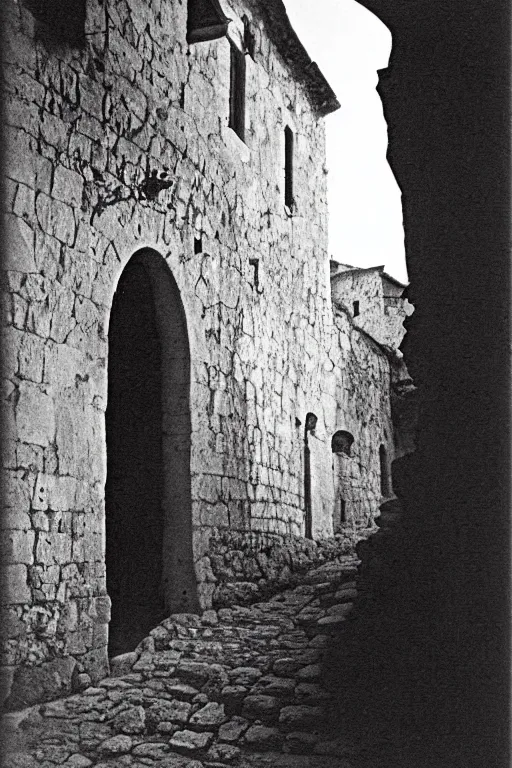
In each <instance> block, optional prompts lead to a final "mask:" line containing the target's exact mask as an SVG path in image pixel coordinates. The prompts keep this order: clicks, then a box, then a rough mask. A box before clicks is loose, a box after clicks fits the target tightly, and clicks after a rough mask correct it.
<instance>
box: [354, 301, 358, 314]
mask: <svg viewBox="0 0 512 768" xmlns="http://www.w3.org/2000/svg"><path fill="white" fill-rule="evenodd" d="M353 308H354V317H357V316H358V314H359V302H358V301H354V302H353Z"/></svg>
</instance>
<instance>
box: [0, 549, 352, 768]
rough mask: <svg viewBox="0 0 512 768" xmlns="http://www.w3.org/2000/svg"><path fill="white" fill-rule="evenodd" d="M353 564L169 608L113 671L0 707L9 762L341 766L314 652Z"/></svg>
mask: <svg viewBox="0 0 512 768" xmlns="http://www.w3.org/2000/svg"><path fill="white" fill-rule="evenodd" d="M356 564H357V561H356V559H355V557H352V556H347V557H346V558H345V562H344V563H342V564H341V565H340V564H339V563H337V564H336V567H333V566H332V565H330V566H329V565H325V566H321V567H319V568H316V569H314V570H312V571H310V572H309V573H308V575H307V577H306V579H305V581H306V583H303V584H301V585H299V586H297V587H295V588H289V589H286V590H284V591H281V592H279V593H277V594H275V595H273V596H272V597H270V598H269V599H268V600H267V601H266V602H264V603H255V604H254V605H252V606H231V607H230V608H222V609H220V610H218V611H212V610H208V611H206V612H205V613H204V614H203V615H202V616H196V615H192V614H174V615H172V616H170V617H169V618H167V619H165V620H164V621H163V622H162V623H161V624H160V625H159V626H158V627H155V629H154V630H152V631H151V632H150V634H149V636H148V637H146V638H145V639H144V640H143V641H142V642H141V643H140V644H139V646H138V647H137V649H136V650H135V652H132V653H130V654H123V656H122V657H120V658H117V659H113V660H112V665H111V666H112V672H113V675H115V676H112V677H109V678H106V679H105V680H102V681H101V682H100V683H99V684H98V685H97V686H94V687H92V686H89V687H88V688H86V689H85V690H84V691H82V692H81V693H79V694H75V695H73V696H69V697H67V698H64V699H59V700H57V701H53V702H50V703H47V704H43V705H40V706H36V707H33V708H31V709H30V710H26V711H24V712H23V713H15V714H14V715H13V714H11V715H9V716H7V721H6V722H7V725H8V726H9V724H10V726H9V727H10V730H11V732H12V734H13V738H12V739H11V741H10V742H9V743H10V745H11V746H10V751H9V752H8V754H7V756H6V757H7V760H6V763H5V766H6V768H18V767H19V766H21V765H23V766H25V765H26V766H30V767H31V768H32V767H33V766H41V767H42V768H53V766H57V765H62V766H65V768H88V766H94V768H114V766H115V767H116V768H117V766H121V767H122V766H127V768H142V766H149V767H150V768H151V766H155V768H156V767H158V768H219V767H220V766H230V765H232V766H236V767H237V768H243V766H258V765H275V766H283V767H284V766H292V765H297V766H298V765H303V766H304V768H309V766H311V768H313V766H318V768H327V767H328V766H333V768H350V765H351V764H350V763H349V762H347V758H346V750H345V748H344V744H343V742H342V741H340V738H339V735H338V734H334V735H333V734H332V733H329V732H328V718H327V717H326V712H327V710H328V708H329V706H330V702H331V700H330V694H329V692H328V691H327V690H326V689H325V688H324V687H323V685H322V659H323V657H324V655H325V654H326V653H329V648H330V643H331V642H333V643H334V642H337V640H336V639H335V637H334V636H333V635H332V634H331V633H332V632H333V631H334V630H333V628H337V627H338V626H339V623H340V622H344V621H346V620H347V616H348V615H349V613H350V608H351V605H352V603H351V600H352V599H355V597H356V591H355V584H354V581H353V578H354V571H355V566H356ZM336 637H337V636H336ZM9 718H10V720H9ZM13 723H14V725H13ZM326 745H328V747H329V748H328V749H327V747H326ZM269 760H270V762H269ZM294 760H295V762H293V761H294Z"/></svg>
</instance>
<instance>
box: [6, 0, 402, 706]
mask: <svg viewBox="0 0 512 768" xmlns="http://www.w3.org/2000/svg"><path fill="white" fill-rule="evenodd" d="M199 5H201V4H199ZM221 6H222V10H223V12H224V13H225V15H226V16H227V17H229V18H230V19H231V20H232V21H231V23H230V24H229V26H228V32H227V34H225V35H222V36H221V37H219V38H218V39H215V40H209V41H203V42H200V43H195V44H191V45H189V44H187V5H186V4H185V3H179V2H174V1H172V0H168V1H167V2H160V0H153V2H151V3H143V2H141V0H130V2H119V3H108V2H105V3H93V2H89V0H88V1H87V2H86V3H85V17H84V30H83V32H84V39H83V42H82V41H80V42H77V40H79V39H80V35H79V34H78V37H77V32H76V30H74V31H73V35H71V37H72V41H71V42H70V41H69V40H66V39H65V38H66V35H65V32H66V26H65V24H64V22H62V24H61V26H60V27H59V30H60V34H59V35H56V34H55V35H54V36H53V37H52V27H51V25H48V24H46V25H45V23H44V20H43V21H42V20H41V18H39V17H38V15H37V13H36V14H35V15H33V13H32V12H31V11H30V10H29V4H28V2H27V4H26V5H25V4H23V3H19V2H15V0H10V1H9V2H8V4H7V9H6V13H5V16H6V18H5V21H6V23H5V27H6V44H5V46H4V49H5V50H4V56H5V60H6V63H5V79H6V94H5V120H6V127H5V161H6V162H5V171H6V180H5V187H4V192H5V194H4V208H5V209H6V214H5V242H6V251H5V256H6V258H5V264H4V266H5V272H4V293H5V298H4V307H5V321H4V339H3V343H4V349H5V351H6V354H5V356H4V361H3V379H4V398H5V399H4V413H3V418H4V434H5V435H6V436H7V439H6V440H5V446H4V488H5V500H6V512H5V514H4V516H3V521H2V522H3V527H4V534H3V562H4V564H5V568H4V574H3V578H4V585H5V589H4V590H3V594H4V601H5V603H6V605H5V611H4V620H3V624H2V632H3V659H2V663H3V666H4V669H5V670H6V675H7V690H9V688H10V687H11V685H12V686H13V690H14V691H15V693H14V694H13V696H14V699H15V700H19V689H20V686H21V687H23V685H27V684H31V685H37V686H39V689H40V698H49V697H51V696H52V695H54V694H55V692H56V691H57V690H58V691H65V690H69V689H70V688H71V687H73V686H74V687H76V686H79V685H81V684H85V683H86V682H87V681H88V680H91V679H92V680H93V681H94V680H97V679H99V678H100V677H101V676H103V675H104V674H105V673H106V671H107V670H108V661H107V644H108V634H109V629H108V627H109V620H110V605H111V598H112V597H113V595H112V590H113V589H116V590H117V589H118V588H119V590H122V588H123V587H122V585H119V584H118V581H116V579H118V580H119V579H121V580H122V576H123V574H126V573H127V572H128V571H129V569H130V562H131V563H132V565H133V563H134V562H135V560H134V559H133V558H131V555H133V554H134V553H136V554H138V555H139V556H140V553H141V551H142V552H143V553H146V555H147V557H146V561H147V566H146V565H144V564H143V566H142V568H143V569H144V568H146V567H147V568H148V574H142V576H144V578H142V576H141V579H140V580H141V581H145V583H146V584H148V583H150V581H151V577H152V576H153V577H154V572H153V574H151V573H150V570H151V563H152V562H154V561H158V562H160V560H161V561H162V562H161V564H160V565H159V568H160V569H161V573H162V575H161V576H160V573H159V574H158V580H159V581H160V580H161V581H162V585H161V592H162V594H161V596H160V598H161V606H160V607H159V605H156V604H155V606H154V610H155V620H154V623H155V624H156V623H157V622H158V621H159V620H160V617H159V616H157V613H158V610H160V608H161V609H162V610H163V611H164V612H167V613H168V612H169V611H184V610H189V611H190V610H192V611H196V610H199V609H201V608H203V609H204V608H208V607H210V606H211V604H212V599H213V596H214V592H215V588H216V583H217V581H218V574H217V575H216V573H215V564H214V567H213V568H212V559H211V558H210V556H209V555H210V541H211V540H217V539H218V537H219V536H221V538H222V536H224V537H225V535H226V531H233V532H234V534H233V535H235V536H238V535H239V533H240V532H248V531H251V532H259V533H261V534H269V535H270V534H272V535H273V536H274V537H275V541H274V544H275V546H277V544H276V542H278V541H281V542H282V543H284V544H286V541H288V542H289V541H291V540H292V539H293V538H294V537H295V539H297V540H299V539H302V537H304V534H305V533H306V532H307V529H306V526H307V519H306V514H305V461H306V458H305V457H306V442H307V452H308V461H309V467H310V477H309V480H310V493H311V503H310V509H309V514H310V517H311V520H310V525H311V537H312V538H313V539H315V540H316V539H321V538H326V537H330V536H332V535H333V524H334V519H335V515H336V513H335V508H336V498H335V496H336V492H337V491H336V488H339V487H340V482H341V483H342V484H343V483H345V485H344V487H345V486H346V487H347V488H349V489H350V493H351V496H350V498H348V497H347V502H349V503H350V505H351V509H349V510H348V513H347V514H348V516H347V520H349V522H350V525H351V526H352V528H357V527H358V526H361V525H362V526H366V525H368V524H370V525H371V524H372V520H373V516H374V515H375V514H376V513H377V510H378V505H379V503H380V501H381V493H380V464H379V447H380V446H381V445H384V446H385V447H386V450H387V452H388V457H389V460H391V459H392V458H393V451H394V447H393V446H394V435H393V424H392V420H391V406H390V392H391V384H392V381H391V375H392V374H391V368H392V365H391V363H390V358H389V354H388V353H387V352H386V350H384V349H382V348H381V347H380V346H379V345H378V344H376V343H375V342H374V341H373V340H372V339H370V338H368V337H366V336H365V335H364V334H362V333H361V332H360V330H359V329H358V328H357V327H356V325H355V324H354V322H353V320H352V319H351V318H350V317H348V315H347V314H346V313H344V312H343V311H342V310H336V311H333V306H332V303H331V292H330V280H329V262H328V257H327V242H326V237H327V206H326V173H325V166H324V163H325V141H324V125H323V120H322V117H323V115H324V114H326V113H328V112H329V111H332V110H333V109H335V108H336V106H337V102H336V100H335V97H334V95H333V94H332V92H331V91H330V89H329V87H328V85H327V84H326V83H325V81H323V78H322V77H321V75H320V73H319V72H318V70H317V69H315V67H314V66H312V65H311V62H310V61H309V59H308V57H307V55H306V54H305V52H304V50H303V49H302V47H301V46H300V43H299V42H298V40H297V39H296V37H295V36H294V33H293V31H292V30H291V28H290V27H289V24H288V22H287V19H286V14H285V13H284V8H282V7H281V5H280V4H279V3H274V4H269V3H267V2H263V1H262V2H260V3H258V2H255V1H254V2H253V1H251V0H247V2H244V3H237V4H236V7H235V4H233V6H230V5H229V4H228V3H227V2H224V0H222V3H221ZM69 7H70V8H71V6H69ZM212 7H214V8H217V3H214V4H213V6H212ZM276 8H277V11H276ZM61 12H62V14H65V7H64V6H62V8H61ZM276 13H277V15H278V17H279V18H276V17H275V14H276ZM279 13H280V16H279ZM244 16H245V20H244V18H243V17H244ZM61 18H62V17H61ZM63 18H64V19H65V16H64V17H63ZM75 18H76V16H75ZM276 30H277V31H276ZM285 43H286V44H285ZM233 48H234V49H236V50H237V51H238V52H239V53H240V52H242V53H243V54H244V55H243V60H244V61H245V133H244V141H242V140H241V138H239V136H238V135H237V133H236V132H235V131H234V130H232V128H230V127H229V124H230V120H232V115H231V117H230V82H231V83H232V82H233V77H232V68H233V61H232V59H233V53H232V51H233ZM235 58H236V56H235ZM231 87H233V86H231ZM232 101H233V95H231V102H232ZM285 128H288V129H291V131H292V133H293V200H292V201H291V202H292V204H291V205H285V186H286V184H288V185H289V183H290V180H289V175H290V173H291V169H290V167H288V168H286V161H285ZM289 189H290V187H289V186H288V192H289ZM288 203H290V200H289V199H288ZM127 265H129V266H127ZM130 275H131V277H130ZM137 276H138V277H137ZM130 281H131V282H130ZM137 281H139V282H137ZM137 285H140V286H141V289H140V296H144V300H142V299H141V301H140V303H139V304H137V290H136V286H137ZM143 286H144V290H143ZM116 289H118V290H117V292H116ZM116 296H117V297H119V300H117V299H115V297H116ZM123 296H124V297H125V298H124V299H123V298H122V297H123ZM127 296H131V298H130V299H128V298H126V297H127ZM148 297H149V299H148ZM123 301H125V304H124V305H123V303H122V302H123ZM116 302H117V303H116ZM130 302H131V303H130ZM153 305H154V306H153ZM144 313H146V314H144ZM130 318H133V325H134V327H135V325H136V323H144V322H146V323H147V326H144V327H147V329H150V328H151V329H152V330H151V331H150V330H147V334H148V335H147V338H148V339H149V337H150V336H151V337H152V338H153V341H152V342H151V344H153V347H151V348H152V349H153V351H154V354H155V356H156V357H155V359H158V366H159V368H158V370H161V372H160V373H159V375H158V377H157V378H155V376H154V375H152V373H151V370H149V369H148V368H147V367H146V370H147V381H145V380H144V379H142V381H141V376H140V375H139V379H138V380H136V377H135V376H133V377H132V378H131V379H129V382H128V383H129V387H128V389H127V391H125V392H124V393H123V394H122V396H121V394H120V393H121V390H122V381H123V376H124V374H123V371H125V368H123V365H126V360H125V361H124V362H123V360H122V359H121V357H119V355H121V356H122V353H121V352H119V355H118V353H117V352H116V357H115V360H114V359H113V358H109V349H110V351H111V352H112V350H113V349H114V348H116V349H117V348H118V347H119V348H122V347H123V344H118V345H117V347H116V344H115V343H114V340H115V339H116V340H117V342H119V340H121V341H122V340H123V338H124V336H123V334H125V338H126V344H127V345H131V346H130V349H133V350H136V349H138V350H139V352H138V353H137V354H140V355H143V354H145V352H144V349H145V344H144V343H143V341H141V339H142V340H143V339H144V338H146V337H144V334H143V332H141V333H142V336H140V335H139V336H137V333H136V332H135V331H133V330H132V329H131V328H130ZM144 318H146V319H145V320H144ZM139 330H140V329H139ZM137 339H138V340H137ZM148 344H149V342H148ZM137 345H138V346H137ZM146 347H147V345H146ZM141 350H142V351H141ZM146 351H147V348H146ZM134 354H135V353H134ZM140 360H142V357H141V358H140V359H139V369H140V370H142V369H144V364H143V363H141V362H140ZM134 367H136V366H134ZM116 370H119V371H121V373H118V374H115V371H116ZM157 379H158V380H157ZM125 389H126V387H125ZM144 391H146V402H145V406H144V407H146V406H147V415H144V414H146V411H144V410H140V408H142V406H141V405H140V403H142V402H143V401H144ZM137 392H138V393H139V394H137ZM141 393H142V394H141ZM149 393H152V394H149ZM153 393H154V394H153ZM107 395H108V397H107ZM123 398H124V399H123ZM137 398H142V399H139V400H137ZM155 398H156V400H158V409H159V410H158V411H155V410H154V409H153V410H151V408H150V405H151V403H152V402H154V401H155V402H156V400H155ZM116 402H117V403H118V405H117V406H116ZM137 403H139V405H137ZM116 407H118V412H117V415H116V412H115V408H116ZM155 407H156V406H155ZM137 408H139V410H138V416H137V418H138V419H139V422H140V429H141V432H140V435H142V432H144V430H145V429H146V427H147V430H151V429H153V428H155V424H154V423H153V422H154V421H155V413H158V414H159V417H158V419H157V421H158V424H157V426H156V428H157V431H159V435H161V455H159V457H158V458H155V459H154V461H152V462H151V463H148V462H146V464H144V456H145V453H146V452H145V450H144V448H143V447H142V448H141V446H144V445H146V443H145V442H144V440H145V439H146V438H144V440H143V439H142V437H140V439H139V437H138V435H137V434H135V437H134V436H133V435H132V436H131V437H127V436H126V435H127V433H126V432H123V431H122V428H121V426H120V424H121V423H122V421H123V419H122V416H123V413H125V410H126V409H128V410H130V412H131V410H132V409H135V410H136V409H137ZM109 409H110V411H109ZM126 412H128V411H127V410H126ZM109 413H110V417H109ZM308 413H310V414H314V415H315V416H316V419H317V420H316V425H315V428H314V429H313V430H310V431H309V432H306V431H305V425H306V416H307V414H308ZM109 419H110V420H109ZM127 419H128V417H126V419H125V421H126V420H127ZM337 430H346V431H348V432H350V433H351V434H352V435H353V437H354V443H353V449H352V457H351V458H350V457H345V458H341V459H340V461H341V464H342V465H343V467H342V469H339V468H338V469H339V471H338V470H337V472H334V473H333V454H332V446H331V440H332V436H333V435H334V433H335V432H336V431H337ZM148 434H149V438H147V441H146V442H147V445H150V446H152V445H153V446H154V444H155V443H154V440H153V441H152V440H151V439H150V437H151V434H154V433H151V432H150V431H149V432H148ZM124 439H125V440H126V441H127V442H126V443H125V444H124V448H123V445H122V444H121V445H120V447H119V444H120V443H123V440H124ZM130 440H131V441H132V442H130ZM135 445H137V446H138V448H137V450H138V454H137V460H136V461H133V460H132V461H131V463H130V461H129V460H128V458H129V457H128V458H127V454H129V453H130V451H131V447H133V446H135ZM113 446H118V448H116V449H115V450H114V448H113ZM127 446H128V447H127ZM130 446H131V447H130ZM107 447H108V448H109V450H107ZM134 450H135V449H134ZM123 451H124V453H123ZM114 454H116V455H118V456H120V457H121V459H120V461H118V462H117V464H115V463H113V457H114ZM125 458H127V460H126V461H125V460H124V459H125ZM132 459H133V456H132ZM335 460H336V461H338V459H337V458H336V457H335ZM156 461H159V462H160V465H159V466H161V475H162V477H160V478H158V479H157V480H155V481H154V483H153V486H155V487H156V485H158V491H155V493H156V496H155V498H154V499H153V500H152V502H151V504H152V505H153V507H154V508H155V509H156V510H157V512H154V510H153V511H150V510H149V507H150V506H151V505H150V503H149V500H148V502H147V504H148V509H146V508H145V507H144V501H140V500H139V501H137V503H136V505H135V507H134V506H133V504H134V502H133V495H134V494H136V490H137V488H139V489H140V488H141V487H143V485H142V484H143V483H144V482H146V481H147V477H148V473H150V472H151V467H154V466H155V462H156ZM340 461H338V463H340ZM137 462H139V464H137ZM140 462H142V463H140ZM348 465H350V466H349V468H348V469H347V466H348ZM123 467H124V474H123ZM118 472H120V473H121V474H120V475H119V477H117V475H116V473H118ZM108 477H110V483H111V485H110V486H108V483H107V492H106V490H105V487H106V486H105V484H106V481H107V479H108ZM116 477H117V480H116ZM340 477H341V478H342V481H340V480H339V478H340ZM347 478H349V479H348V480H347ZM116 483H117V485H116ZM155 484H156V485H155ZM159 484H160V485H161V488H160V485H159ZM119 487H121V488H122V489H124V492H125V496H124V497H122V495H120V492H119ZM109 488H110V490H109ZM126 488H130V489H133V491H130V493H129V494H128V496H129V497H130V498H128V497H127V492H126ZM110 492H111V493H112V494H113V496H112V499H113V500H111V502H110V509H109V501H108V498H110V497H108V494H109V493H110ZM347 492H348V491H347ZM106 493H107V505H106V504H105V497H106ZM116 494H117V495H116ZM158 494H160V495H159V496H158ZM123 499H124V500H123ZM153 502H154V503H153ZM130 504H131V505H132V507H133V509H132V507H130ZM105 506H107V509H106V513H105ZM125 507H126V509H128V508H129V510H130V515H129V516H126V518H125V521H124V522H125V524H124V525H123V517H122V515H123V510H124V508H125ZM114 509H115V510H117V511H116V512H115V513H114ZM162 510H163V513H162ZM124 511H126V510H124ZM109 512H110V516H109ZM116 515H117V516H116ZM137 515H139V516H140V517H137ZM152 515H153V517H152ZM159 515H160V518H161V519H160V518H159V517H158V516H159ZM109 519H110V520H111V521H112V522H111V528H110V529H109ZM130 520H131V522H130ZM134 520H135V522H133V521H134ZM105 526H107V535H105ZM116 526H117V528H116ZM130 526H131V527H130ZM337 527H338V528H339V527H340V525H338V524H337ZM118 528H121V529H122V528H124V529H126V530H128V531H129V532H130V535H131V536H132V544H131V546H132V549H131V550H130V557H128V558H126V563H124V561H123V553H122V551H121V550H122V547H121V546H120V542H122V541H124V540H123V539H122V538H114V537H117V536H122V535H123V534H122V533H116V532H115V531H117V529H118ZM149 529H151V531H152V533H151V536H153V539H154V540H156V541H157V542H158V545H159V546H160V542H162V541H163V551H162V548H161V546H160V551H159V552H157V551H156V550H155V549H153V550H151V546H154V545H151V542H150V541H149V539H148V537H150V536H149V533H148V531H149ZM109 530H110V531H111V535H110V534H109ZM219 532H220V533H219ZM109 535H110V536H111V541H110V555H109ZM280 537H281V538H280ZM112 542H114V544H112ZM148 542H149V543H148ZM258 546H259V545H258ZM313 546H314V545H313ZM144 547H146V549H144ZM214 549H215V547H214V545H212V551H213V550H214ZM298 550H300V547H299V548H298ZM109 557H110V560H109ZM115 560H117V561H118V562H119V563H124V565H123V566H122V571H121V573H117V575H116V576H115V577H114V575H113V574H110V576H109V572H108V567H109V566H108V563H109V562H114V561H115ZM217 562H218V561H217ZM106 563H107V565H106ZM146 575H147V579H146ZM244 578H245V576H244ZM112 585H115V586H112ZM159 590H160V587H159ZM160 598H159V599H160ZM139 599H140V600H142V596H141V594H140V595H139ZM114 602H115V601H114ZM127 618H128V620H130V618H131V617H127ZM146 621H148V619H147V617H146ZM134 623H136V622H134ZM147 629H148V627H147V626H141V627H140V633H139V634H140V636H143V635H144V634H145V633H146V632H147ZM139 639H140V638H139ZM134 642H135V641H134ZM27 667H29V668H31V669H30V676H29V678H27V674H26V669H27ZM27 680H29V683H27ZM56 680H57V681H58V682H57V683H55V681H56ZM52 681H53V682H52ZM84 681H85V682H84ZM52 685H53V688H52ZM16 697H18V698H17V699H16Z"/></svg>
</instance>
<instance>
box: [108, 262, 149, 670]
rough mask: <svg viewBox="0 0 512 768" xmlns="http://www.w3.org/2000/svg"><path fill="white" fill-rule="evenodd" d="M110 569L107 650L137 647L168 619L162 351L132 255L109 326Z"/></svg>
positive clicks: (143, 276)
mask: <svg viewBox="0 0 512 768" xmlns="http://www.w3.org/2000/svg"><path fill="white" fill-rule="evenodd" d="M106 432H107V483H106V489H105V503H106V567H107V589H108V593H109V595H110V598H111V600H112V618H111V623H110V633H109V654H110V656H115V655H117V654H119V653H124V652H126V651H130V650H133V649H134V648H135V646H136V645H137V643H138V642H139V641H140V640H142V638H143V637H145V635H147V634H148V632H149V631H150V630H151V629H152V628H153V627H155V626H156V625H157V624H158V622H159V621H161V620H162V619H163V618H164V596H163V590H162V540H163V528H164V525H163V511H162V499H163V466H162V354H161V343H160V338H159V333H158V327H157V319H156V312H155V302H154V298H153V292H152V289H151V283H150V279H149V276H148V274H147V271H146V269H145V267H144V266H143V264H141V263H139V262H137V261H136V260H132V261H130V262H129V263H128V265H127V267H126V269H125V270H124V272H123V274H122V275H121V278H120V280H119V284H118V288H117V291H116V293H115V296H114V300H113V304H112V312H111V319H110V330H109V377H108V407H107V412H106Z"/></svg>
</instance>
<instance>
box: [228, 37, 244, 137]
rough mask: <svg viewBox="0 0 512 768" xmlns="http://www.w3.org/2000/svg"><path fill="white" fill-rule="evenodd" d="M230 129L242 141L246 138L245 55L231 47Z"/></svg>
mask: <svg viewBox="0 0 512 768" xmlns="http://www.w3.org/2000/svg"><path fill="white" fill-rule="evenodd" d="M229 127H230V128H232V129H233V130H234V132H235V133H236V134H237V136H239V137H240V138H241V139H242V141H243V140H244V138H245V54H243V53H242V52H241V51H239V50H238V48H235V46H234V45H232V46H231V85H230V95H229Z"/></svg>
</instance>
